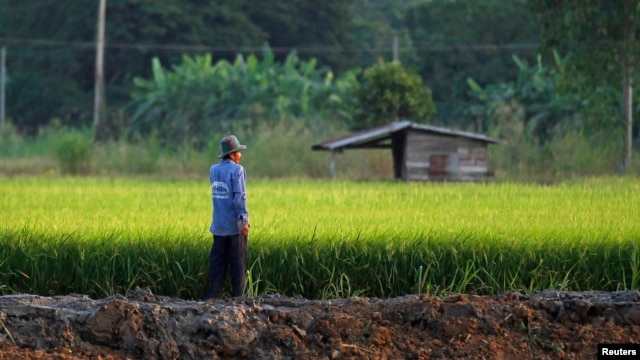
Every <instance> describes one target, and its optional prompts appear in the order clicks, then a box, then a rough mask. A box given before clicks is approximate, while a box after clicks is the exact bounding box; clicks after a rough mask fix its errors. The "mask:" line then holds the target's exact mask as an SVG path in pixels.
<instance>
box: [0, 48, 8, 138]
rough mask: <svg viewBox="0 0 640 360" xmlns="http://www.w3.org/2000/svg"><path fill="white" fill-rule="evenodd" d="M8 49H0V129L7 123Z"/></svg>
mask: <svg viewBox="0 0 640 360" xmlns="http://www.w3.org/2000/svg"><path fill="white" fill-rule="evenodd" d="M6 79H7V48H6V47H4V46H3V47H2V49H0V127H4V126H5V124H6V123H7V119H6V110H5V84H6V83H7V81H6Z"/></svg>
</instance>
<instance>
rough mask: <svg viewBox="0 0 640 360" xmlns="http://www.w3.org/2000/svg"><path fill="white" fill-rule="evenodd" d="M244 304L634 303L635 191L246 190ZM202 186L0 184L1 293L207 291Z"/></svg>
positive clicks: (602, 182) (516, 187) (255, 184)
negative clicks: (514, 299) (619, 299)
mask: <svg viewBox="0 0 640 360" xmlns="http://www.w3.org/2000/svg"><path fill="white" fill-rule="evenodd" d="M248 191H249V193H248V198H249V209H250V212H251V224H252V230H251V234H250V237H249V243H250V255H249V280H250V281H249V295H257V294H261V293H265V292H276V291H277V292H279V293H281V294H283V295H296V294H301V295H303V296H305V297H308V298H330V297H348V296H354V295H366V296H378V297H390V296H398V295H403V294H407V293H425V292H426V293H431V294H438V293H446V292H468V293H481V294H485V293H497V292H502V291H507V290H516V291H522V292H533V291H537V290H542V289H548V288H552V289H564V290H587V289H592V290H621V289H640V245H639V244H640V200H639V198H638V194H640V180H638V179H633V178H601V179H587V180H581V181H576V182H572V183H566V184H559V185H554V186H541V185H524V184H513V183H504V184H431V183H400V182H362V183H355V182H329V181H324V182H321V181H300V182H299V181H294V180H288V181H284V180H280V181H266V180H261V181H258V180H252V179H251V178H249V183H248ZM210 201H211V200H210V194H209V186H208V183H207V180H206V179H204V180H203V181H199V182H197V181H173V182H169V181H153V180H136V179H106V178H5V179H0V219H2V220H1V223H0V291H2V292H4V293H14V292H31V293H38V294H44V295H51V294H65V293H84V294H89V295H91V296H104V295H110V294H114V293H117V292H120V293H123V292H126V291H128V290H130V289H132V288H134V287H135V286H148V287H150V288H151V289H152V290H153V291H154V292H155V293H158V294H165V295H171V296H179V297H185V298H199V297H200V296H201V295H202V294H203V293H204V291H205V288H206V283H207V268H208V264H207V261H208V252H209V249H210V246H211V235H210V234H209V232H208V227H209V222H210V212H211V202H210Z"/></svg>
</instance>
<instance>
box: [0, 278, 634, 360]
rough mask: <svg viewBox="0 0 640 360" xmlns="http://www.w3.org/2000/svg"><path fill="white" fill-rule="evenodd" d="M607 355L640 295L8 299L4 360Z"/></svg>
mask: <svg viewBox="0 0 640 360" xmlns="http://www.w3.org/2000/svg"><path fill="white" fill-rule="evenodd" d="M599 343H610V344H611V343H640V292H638V291H625V292H615V293H605V292H556V291H545V292H541V293H537V294H534V295H531V296H522V295H520V294H517V293H505V294H502V295H499V296H494V297H490V296H470V295H453V296H450V297H447V298H444V299H442V298H438V297H429V296H417V295H415V296H414V295H410V296H403V297H399V298H393V299H384V300H383V299H375V298H351V299H343V300H342V299H341V300H322V301H316V300H306V299H302V298H295V297H294V298H285V297H281V296H278V295H270V296H260V297H257V298H243V299H230V300H218V301H209V302H199V301H186V300H180V299H173V298H167V297H162V296H156V295H154V294H152V293H151V292H150V291H149V290H147V289H136V291H134V292H132V293H131V294H130V295H129V296H126V297H124V296H114V297H109V298H105V299H98V300H94V299H90V298H89V297H87V296H83V295H69V296H55V297H42V296H35V295H10V296H2V297H0V359H239V358H245V359H534V358H535V359H595V358H596V357H597V344H599Z"/></svg>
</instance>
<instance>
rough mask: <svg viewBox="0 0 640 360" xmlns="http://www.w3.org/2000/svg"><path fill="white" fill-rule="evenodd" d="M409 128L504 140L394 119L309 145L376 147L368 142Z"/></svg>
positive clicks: (474, 137)
mask: <svg viewBox="0 0 640 360" xmlns="http://www.w3.org/2000/svg"><path fill="white" fill-rule="evenodd" d="M408 128H411V129H413V130H417V131H423V132H427V133H433V134H440V135H445V136H452V137H463V138H468V139H473V140H479V141H484V142H488V143H505V141H504V140H500V139H496V138H492V137H488V136H485V135H482V134H476V133H472V132H468V131H457V130H451V129H447V128H443V127H438V126H431V125H424V124H416V123H414V122H413V121H410V120H403V121H396V122H392V123H391V124H388V125H383V126H379V127H376V128H373V129H369V130H363V131H359V132H355V133H353V134H351V135H347V136H343V137H339V138H336V139H331V140H326V141H323V142H321V143H317V144H314V145H312V146H311V149H312V150H337V149H343V148H354V147H361V148H366V147H376V146H373V145H371V146H368V144H373V143H377V144H379V142H380V141H383V140H385V139H387V138H390V137H391V135H392V134H393V133H396V132H398V131H402V130H405V129H408Z"/></svg>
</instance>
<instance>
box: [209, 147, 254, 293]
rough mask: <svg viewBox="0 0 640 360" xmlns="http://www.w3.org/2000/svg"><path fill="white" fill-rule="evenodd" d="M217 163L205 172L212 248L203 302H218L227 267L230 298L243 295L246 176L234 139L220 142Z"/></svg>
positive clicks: (247, 213)
mask: <svg viewBox="0 0 640 360" xmlns="http://www.w3.org/2000/svg"><path fill="white" fill-rule="evenodd" d="M220 148H221V151H220V154H218V159H222V160H220V162H219V163H217V164H214V165H212V166H211V169H209V180H210V182H211V197H212V200H213V220H212V222H211V227H210V228H209V230H210V231H211V233H212V234H213V245H212V246H211V254H210V255H209V290H208V291H207V293H206V294H205V296H204V298H203V300H209V299H218V298H220V296H221V295H222V289H223V287H224V281H225V278H226V274H227V268H228V267H231V285H232V292H231V295H232V296H233V297H240V296H242V295H243V292H244V287H245V276H246V275H245V272H246V262H247V245H248V241H247V235H248V234H249V227H250V225H249V212H248V211H247V196H246V195H247V194H246V179H247V176H246V173H245V171H244V167H242V166H241V165H240V159H241V158H242V153H241V151H242V150H245V149H246V148H247V147H246V146H245V145H241V144H240V142H239V141H238V139H237V138H236V137H235V136H234V135H229V136H226V137H224V138H223V139H222V141H221V142H220Z"/></svg>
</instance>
